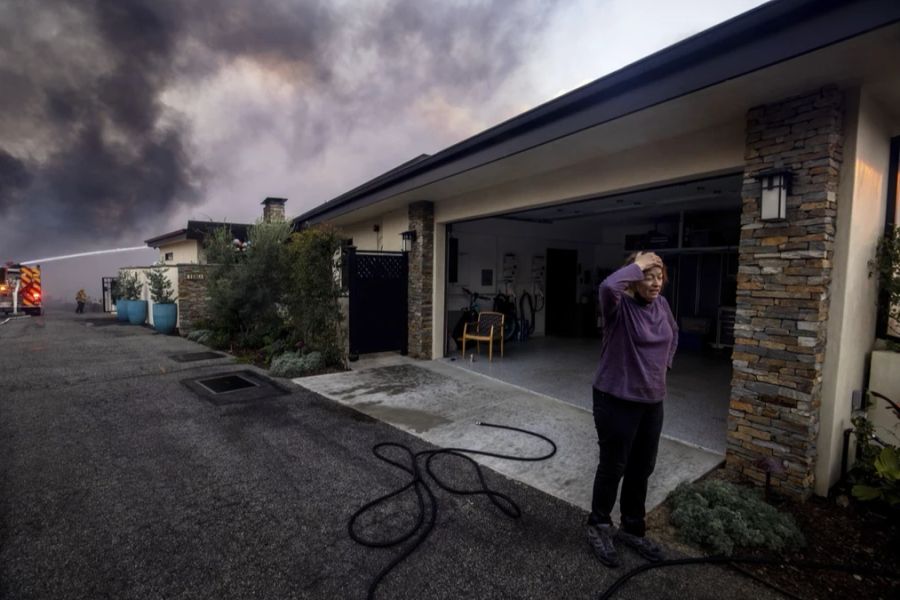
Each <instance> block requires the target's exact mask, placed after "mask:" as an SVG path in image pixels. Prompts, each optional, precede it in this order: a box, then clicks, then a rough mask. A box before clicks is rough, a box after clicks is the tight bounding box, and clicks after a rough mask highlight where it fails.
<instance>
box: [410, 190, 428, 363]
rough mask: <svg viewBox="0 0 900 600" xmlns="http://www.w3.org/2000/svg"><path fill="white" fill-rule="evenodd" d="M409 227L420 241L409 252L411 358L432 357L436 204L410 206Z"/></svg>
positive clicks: (420, 203) (421, 203) (426, 203)
mask: <svg viewBox="0 0 900 600" xmlns="http://www.w3.org/2000/svg"><path fill="white" fill-rule="evenodd" d="M409 228H410V230H412V231H415V232H416V239H415V241H414V242H413V244H412V248H411V249H410V252H409V256H408V258H409V287H408V298H407V323H408V326H409V333H408V340H409V348H408V351H409V355H410V356H411V357H413V358H424V359H430V358H431V344H432V336H433V331H432V315H433V310H432V309H433V307H432V290H433V281H434V204H433V203H432V202H416V203H414V204H411V205H410V206H409Z"/></svg>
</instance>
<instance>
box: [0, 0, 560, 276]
mask: <svg viewBox="0 0 900 600" xmlns="http://www.w3.org/2000/svg"><path fill="white" fill-rule="evenodd" d="M553 4H554V3H553V2H550V1H546V2H541V1H539V0H534V1H532V2H515V3H512V2H506V1H504V0H483V1H481V2H470V1H467V2H461V3H455V2H442V1H434V2H430V1H429V2H426V1H419V0H384V1H381V2H377V1H372V2H340V3H332V2H327V1H322V2H319V1H315V0H253V1H246V2H244V1H234V2H232V1H225V0H222V1H213V0H41V1H32V0H6V1H5V2H3V3H0V259H2V260H5V259H6V258H21V257H22V256H24V255H26V254H29V255H30V254H35V255H44V256H46V255H47V254H51V253H52V252H55V251H59V252H68V251H74V250H80V249H84V248H85V247H86V246H90V248H88V249H92V248H93V247H96V246H97V245H98V244H103V243H113V242H117V241H120V240H123V239H128V240H129V241H132V242H133V241H135V240H140V239H143V237H140V236H150V235H154V234H158V233H161V230H160V228H161V227H165V226H166V224H167V222H168V221H169V218H170V216H171V215H172V214H173V213H174V212H175V211H177V210H180V209H182V208H184V207H191V206H199V205H200V204H202V203H203V202H204V201H206V200H207V198H205V196H204V191H205V189H206V187H207V186H208V184H209V182H210V181H211V180H212V179H211V178H213V177H219V176H220V175H219V172H218V171H217V167H218V166H220V165H218V164H201V163H200V161H198V160H197V158H196V156H198V153H197V152H196V151H195V150H196V148H195V141H194V139H195V133H197V132H196V131H195V124H194V123H192V122H191V120H190V119H189V118H188V117H186V115H185V114H183V113H179V111H178V109H177V108H175V107H173V106H172V105H171V103H169V102H167V100H166V93H167V92H169V91H170V90H173V89H177V88H179V86H183V85H187V84H190V85H193V86H202V85H203V84H204V82H206V81H210V80H212V79H213V78H215V77H216V76H217V75H219V74H221V73H222V72H223V71H226V70H228V69H230V68H232V66H233V65H234V64H235V63H236V61H239V60H240V61H249V62H250V63H252V64H253V65H256V66H257V67H259V68H260V69H263V70H265V71H266V72H267V73H271V74H274V76H276V77H278V78H281V79H282V80H283V81H285V82H290V84H291V85H292V86H295V87H296V86H298V85H299V90H300V91H299V92H297V93H296V95H295V97H294V102H293V108H292V109H291V111H290V112H289V113H288V114H271V113H270V112H269V111H266V110H264V109H258V108H257V109H254V108H247V109H246V110H243V109H242V110H240V111H238V112H237V113H235V114H228V115H221V118H222V119H228V120H229V124H230V125H234V124H237V125H238V126H240V134H239V135H240V136H241V137H245V136H261V135H265V136H271V137H272V139H274V140H277V142H278V144H279V145H280V146H281V147H283V148H284V152H285V156H286V159H285V160H290V161H292V162H293V163H301V162H302V161H304V160H305V159H307V158H310V157H315V156H316V155H317V154H318V153H320V152H321V151H322V150H323V149H324V148H327V147H328V146H329V144H331V143H332V142H333V141H335V140H338V139H340V138H341V136H343V135H345V134H346V133H347V132H348V131H350V130H352V129H353V128H354V127H361V126H377V125H378V123H379V122H380V121H382V120H384V119H385V118H386V116H387V115H395V114H398V113H402V111H403V109H404V107H405V106H407V105H409V104H410V102H411V101H412V100H413V99H415V98H416V97H418V96H420V95H422V94H423V93H431V94H436V95H438V96H439V97H441V98H449V99H452V100H453V101H455V102H457V103H460V104H465V103H478V102H479V101H481V100H483V99H485V98H488V97H490V95H491V93H492V92H493V89H494V88H495V86H496V85H498V83H499V82H501V81H502V80H503V78H504V77H505V76H507V75H508V74H509V73H510V71H511V70H512V69H513V68H514V67H515V66H516V65H517V64H518V61H519V58H520V55H521V54H522V52H523V51H524V50H525V49H526V48H527V46H528V44H529V41H530V39H531V36H533V34H534V33H535V32H536V31H538V30H539V29H540V28H541V27H542V26H543V23H544V20H545V17H546V16H547V14H548V13H549V11H550V10H551V8H552V7H553ZM236 142H237V143H235V144H227V145H226V147H223V148H222V149H221V156H223V157H227V156H232V155H234V154H235V153H239V152H240V145H239V140H236ZM421 150H422V148H409V149H408V150H406V149H404V150H403V153H401V154H399V155H398V161H397V162H400V160H399V159H405V158H408V156H413V155H415V154H418V153H419V152H420V151H421ZM381 151H383V150H382V149H380V148H378V149H373V152H381ZM407 155H408V156H407ZM225 161H226V158H223V164H224V162H225ZM348 187H349V184H348ZM340 191H344V190H335V192H340ZM267 193H268V190H267V189H265V182H264V181H262V182H260V190H259V197H263V196H265V195H266V194H267ZM240 200H241V201H253V200H256V199H252V198H251V199H240ZM26 225H27V226H26ZM163 231H164V230H163Z"/></svg>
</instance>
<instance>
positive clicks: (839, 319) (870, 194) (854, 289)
mask: <svg viewBox="0 0 900 600" xmlns="http://www.w3.org/2000/svg"><path fill="white" fill-rule="evenodd" d="M845 115H846V116H845V119H846V121H845V123H846V129H845V144H846V145H845V158H844V165H843V168H842V172H841V187H840V189H839V192H838V197H839V201H838V203H837V206H838V214H837V229H836V232H835V245H834V270H833V275H832V277H833V278H832V284H831V290H830V295H831V308H830V311H829V319H828V334H827V340H828V343H827V347H826V352H825V362H824V366H823V379H822V408H821V415H820V418H821V421H820V429H819V440H818V446H819V460H818V462H817V464H816V487H815V491H816V493H817V494H819V495H825V494H826V493H827V492H828V489H829V488H830V487H831V486H832V485H833V484H834V483H835V482H836V481H837V479H838V477H839V475H840V464H841V450H842V443H843V438H842V436H843V430H844V429H846V428H848V427H851V426H852V425H851V423H850V416H851V415H850V413H851V397H852V393H853V390H861V389H862V388H863V385H864V378H865V369H866V362H867V360H868V354H869V352H870V351H871V349H872V344H873V342H874V340H875V320H876V305H877V285H876V283H877V282H876V279H875V278H874V277H869V267H868V261H869V260H871V259H872V258H873V257H874V255H875V247H876V244H877V240H878V237H879V236H880V235H881V233H882V231H883V227H884V217H885V206H886V204H885V200H886V194H887V175H888V162H889V160H888V159H889V154H890V127H889V124H888V123H887V120H886V119H885V117H884V115H883V113H882V111H881V110H880V109H879V108H878V106H877V105H876V104H875V103H874V102H872V100H871V99H870V97H869V96H868V95H867V94H866V93H865V90H862V91H859V90H854V91H851V92H849V93H848V94H847V110H846V113H845Z"/></svg>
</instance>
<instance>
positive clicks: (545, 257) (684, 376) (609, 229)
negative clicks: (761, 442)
mask: <svg viewBox="0 0 900 600" xmlns="http://www.w3.org/2000/svg"><path fill="white" fill-rule="evenodd" d="M741 184H742V173H731V174H726V175H719V176H715V177H707V178H703V179H694V180H691V181H686V182H680V183H676V184H671V185H665V186H657V187H653V188H649V189H643V190H639V191H632V192H628V193H623V194H618V195H612V196H605V197H599V198H587V199H581V200H578V201H575V202H568V203H565V204H558V205H552V206H545V207H541V208H536V209H529V210H525V211H521V212H516V213H510V214H504V215H496V216H491V217H488V218H482V219H476V220H470V221H464V222H457V223H453V224H451V225H448V235H447V239H448V248H447V269H446V273H447V281H446V287H445V290H446V298H445V306H446V307H447V311H446V314H445V319H446V320H445V323H446V331H447V335H446V337H445V339H446V343H445V360H446V361H449V362H453V363H455V364H457V365H458V366H461V367H463V368H466V369H470V370H473V371H476V372H479V373H483V374H486V375H489V376H491V377H494V378H496V379H499V380H501V381H504V382H507V383H510V384H514V385H518V386H521V387H523V388H526V389H528V390H531V391H534V392H538V393H542V394H545V395H547V396H550V397H553V398H556V399H558V400H561V401H563V402H566V403H569V404H573V405H576V406H579V407H582V408H585V409H587V410H590V409H591V381H592V379H593V375H594V370H595V368H596V363H597V359H598V357H599V353H600V344H601V336H602V329H601V326H602V321H601V320H600V318H599V312H598V306H597V290H598V287H599V285H600V282H601V281H602V280H603V279H604V278H605V277H606V276H607V275H608V274H610V273H611V272H613V271H614V270H616V269H617V268H619V267H620V266H621V265H622V264H623V262H624V260H625V259H626V257H627V256H628V255H629V254H630V253H631V252H634V251H636V250H639V249H647V250H652V251H654V252H656V253H658V254H659V255H660V256H661V257H662V258H663V260H664V262H665V263H666V266H667V269H668V273H669V284H668V285H667V286H666V289H665V290H664V292H663V294H664V295H665V296H666V298H667V300H668V301H669V304H670V305H671V307H672V310H673V313H674V315H675V318H676V320H677V322H678V326H679V328H680V332H679V347H678V352H677V354H676V358H675V363H674V367H673V369H672V371H670V372H669V375H668V399H667V401H666V417H665V424H664V429H663V434H664V435H666V436H668V437H671V438H673V439H677V440H680V441H683V442H685V443H688V444H691V445H695V446H699V447H702V448H705V449H707V450H711V451H713V452H717V453H720V454H723V455H724V453H725V437H726V436H725V434H726V417H727V414H728V403H729V394H730V383H731V359H730V356H731V348H732V346H733V341H734V331H733V327H734V307H735V303H736V302H735V300H736V288H737V266H738V243H739V239H740V216H741ZM465 290H469V291H471V292H476V293H478V294H480V295H482V296H485V297H487V298H493V297H494V296H495V295H496V294H497V293H498V292H502V293H504V294H508V295H512V296H513V297H514V298H515V302H516V306H517V308H518V307H521V308H522V309H524V310H522V311H520V312H519V318H520V319H521V318H525V319H528V320H529V321H530V322H531V323H533V325H531V326H530V327H529V329H531V330H532V331H531V334H530V335H529V336H528V337H527V339H521V337H519V338H518V339H517V338H513V339H510V340H507V341H506V343H505V356H504V357H503V358H501V357H500V356H499V352H498V351H497V348H496V347H495V352H494V359H493V361H492V362H489V361H488V357H487V351H486V349H485V348H484V347H482V348H481V352H480V354H477V353H476V356H475V357H474V360H473V359H472V356H471V355H472V354H473V353H475V352H474V350H475V348H474V347H473V346H474V345H473V344H471V343H470V344H468V345H467V350H466V354H467V356H466V357H465V359H463V358H462V357H461V355H460V350H459V348H458V345H457V343H456V342H455V341H454V340H453V335H452V332H453V330H454V326H455V324H456V323H457V322H458V321H459V319H460V317H461V315H462V313H463V309H465V308H466V307H467V306H468V305H469V302H470V296H469V295H468V294H467V293H466V291H465ZM532 306H534V308H535V309H537V310H535V312H534V313H533V316H532V310H531V307H532ZM477 308H478V310H492V301H491V300H490V299H479V300H478V307H477ZM523 313H524V315H523ZM520 322H521V321H520ZM470 348H471V349H470Z"/></svg>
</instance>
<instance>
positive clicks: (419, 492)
mask: <svg viewBox="0 0 900 600" xmlns="http://www.w3.org/2000/svg"><path fill="white" fill-rule="evenodd" d="M476 424H477V425H480V426H482V427H495V428H497V429H508V430H511V431H518V432H521V433H524V434H526V435H531V436H534V437H537V438H540V439H542V440H544V441H546V442H547V443H549V444H550V446H551V447H552V449H551V450H550V451H549V452H548V453H546V454H544V455H541V456H512V455H509V454H500V453H497V452H487V451H484V450H471V449H469V448H437V449H434V450H422V451H421V452H415V453H413V451H412V450H410V449H409V447H407V446H404V445H403V444H396V443H393V442H383V443H380V444H376V445H375V446H373V447H372V453H373V454H375V456H377V457H378V458H379V459H381V460H383V461H384V462H386V463H388V464H390V465H393V466H395V467H397V468H398V469H400V470H402V471H405V472H407V473H409V475H411V476H412V478H411V479H410V480H409V482H407V483H406V484H405V485H403V486H402V487H400V488H398V489H396V490H394V491H392V492H389V493H387V494H385V495H384V496H381V497H380V498H376V499H375V500H372V501H371V502H368V503H366V504H364V505H363V506H362V507H361V508H360V509H359V510H357V511H356V512H355V513H353V516H351V517H350V521H349V522H348V523H347V530H348V532H349V534H350V538H351V539H352V540H353V541H355V542H356V543H358V544H361V545H363V546H366V547H369V548H388V547H391V546H397V545H399V544H402V543H404V542H406V541H407V540H409V539H413V541H412V543H411V544H409V546H407V547H406V548H405V549H404V550H403V551H402V552H401V553H400V554H399V555H397V556H396V557H394V559H393V560H391V561H390V562H389V563H388V564H387V566H385V567H384V568H383V569H382V570H381V572H379V573H378V575H376V576H375V579H373V580H372V583H371V584H370V585H369V591H368V594H367V596H366V597H367V598H369V599H371V598H374V597H375V590H376V589H377V588H378V585H379V584H380V583H381V581H382V580H383V579H384V578H385V576H386V575H387V574H388V573H390V572H391V570H393V568H394V567H396V566H397V565H398V564H400V563H401V562H403V561H404V560H405V559H406V557H408V556H409V555H410V554H412V553H413V552H414V551H415V550H416V548H418V547H419V545H420V544H421V543H422V542H423V541H425V538H427V537H428V535H429V534H430V533H431V530H432V529H433V528H434V523H435V521H436V519H437V508H438V507H437V498H436V497H435V495H434V492H433V491H432V489H431V488H430V487H429V485H428V483H427V481H426V479H425V478H424V477H423V475H422V470H421V466H420V464H419V458H421V457H425V471H426V472H427V473H428V474H429V475H430V476H431V479H433V480H434V482H435V483H436V484H437V485H438V487H440V488H441V489H444V490H446V491H448V492H451V493H453V494H461V495H485V496H487V497H488V499H489V500H490V501H491V502H492V503H493V504H494V505H495V506H496V507H497V508H499V509H500V511H501V512H503V514H505V515H506V516H508V517H510V518H511V519H518V518H519V517H520V516H521V515H522V511H521V510H520V509H519V506H518V505H517V504H516V503H515V501H513V499H512V498H510V497H509V496H507V495H506V494H503V493H501V492H497V491H494V490H491V489H490V488H489V487H488V485H487V482H486V481H485V479H484V473H483V472H482V470H481V466H480V465H479V464H478V463H476V462H475V461H474V460H473V459H472V458H471V457H469V456H466V454H477V455H479V456H491V457H494V458H503V459H506V460H518V461H528V462H536V461H541V460H547V459H548V458H550V457H551V456H553V455H554V454H556V444H555V443H554V442H553V440H551V439H550V438H548V437H546V436H543V435H541V434H539V433H535V432H533V431H528V430H525V429H519V428H518V427H510V426H509V425H495V424H492V423H481V422H479V423H476ZM382 448H398V449H400V450H402V451H403V452H404V453H406V456H407V461H408V462H407V463H406V464H404V463H402V462H399V461H397V460H394V459H391V458H389V457H387V456H385V455H384V454H383V453H382V452H381V449H382ZM442 454H450V455H452V456H457V457H459V458H462V459H464V460H467V461H469V463H471V464H472V466H473V467H475V472H476V473H477V474H478V479H479V481H480V482H481V489H472V490H465V489H458V488H454V487H452V486H450V485H449V484H447V483H446V482H444V481H443V480H441V479H440V478H439V477H438V476H437V475H436V474H435V473H434V471H433V468H432V464H431V462H432V460H434V457H435V456H439V455H442ZM410 488H413V490H414V491H415V493H416V499H417V504H418V515H417V517H416V522H415V524H414V525H413V526H412V527H411V528H410V529H408V530H407V531H405V532H403V533H401V534H399V535H397V536H395V537H393V538H389V539H384V540H369V539H364V538H363V537H361V536H360V535H359V534H358V533H356V531H355V530H354V526H355V523H356V520H357V519H358V518H359V517H360V516H362V514H363V513H365V512H366V511H368V510H370V509H372V508H374V507H375V506H377V505H379V504H381V503H382V502H385V501H387V500H389V499H391V498H394V497H396V496H399V495H400V494H402V493H404V492H406V491H407V490H409V489H410ZM426 496H427V497H428V502H427V504H428V517H427V518H426V511H425V505H426V501H425V497H426Z"/></svg>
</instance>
